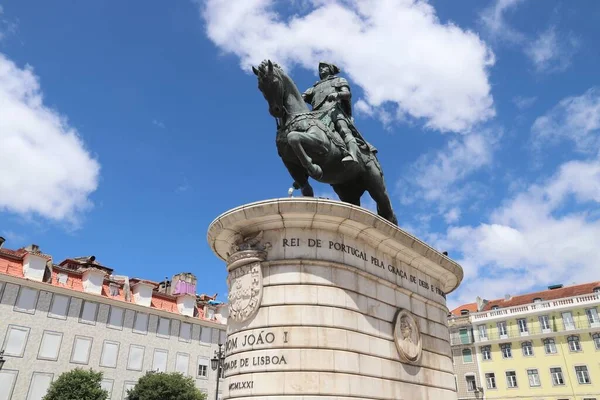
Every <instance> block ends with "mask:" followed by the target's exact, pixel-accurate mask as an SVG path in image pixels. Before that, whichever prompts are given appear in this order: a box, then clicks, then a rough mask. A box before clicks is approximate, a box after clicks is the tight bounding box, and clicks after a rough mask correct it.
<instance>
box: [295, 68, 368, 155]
mask: <svg viewBox="0 0 600 400" xmlns="http://www.w3.org/2000/svg"><path fill="white" fill-rule="evenodd" d="M339 73H340V69H339V68H338V67H337V66H335V65H334V64H331V63H326V62H320V63H319V78H320V80H319V81H318V82H317V83H315V84H314V85H313V86H312V87H310V88H308V90H306V91H305V92H304V93H302V98H303V99H304V101H306V102H307V103H309V104H310V105H311V106H312V109H313V111H320V110H322V111H327V113H328V114H329V117H330V118H331V125H332V126H331V127H332V128H333V129H335V131H336V132H337V133H338V134H339V135H340V137H341V138H342V139H343V140H344V143H346V151H347V154H346V156H345V157H344V158H343V159H342V162H343V163H344V164H346V165H350V164H355V163H357V162H358V160H359V154H360V150H359V148H358V147H359V144H363V143H364V144H365V145H367V146H368V148H369V150H371V151H372V152H376V151H377V150H376V149H375V148H374V147H373V146H371V145H370V144H368V143H367V142H366V141H365V140H364V139H363V138H362V137H361V135H360V133H359V132H358V131H357V130H356V128H355V126H354V123H353V121H352V105H351V103H350V99H351V97H352V93H351V92H350V85H349V84H348V81H347V80H346V79H344V78H342V77H339V76H337V74H339ZM357 139H358V142H357Z"/></svg>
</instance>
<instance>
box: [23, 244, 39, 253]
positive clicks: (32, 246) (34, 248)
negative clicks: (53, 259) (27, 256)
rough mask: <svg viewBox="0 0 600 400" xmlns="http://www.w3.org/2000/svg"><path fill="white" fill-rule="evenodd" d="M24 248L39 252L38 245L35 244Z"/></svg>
mask: <svg viewBox="0 0 600 400" xmlns="http://www.w3.org/2000/svg"><path fill="white" fill-rule="evenodd" d="M25 250H27V251H29V252H32V253H39V252H40V246H38V245H37V244H30V245H29V246H27V247H25Z"/></svg>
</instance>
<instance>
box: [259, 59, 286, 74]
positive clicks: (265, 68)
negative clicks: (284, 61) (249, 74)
mask: <svg viewBox="0 0 600 400" xmlns="http://www.w3.org/2000/svg"><path fill="white" fill-rule="evenodd" d="M271 64H273V71H277V72H279V73H280V74H282V75H285V72H284V71H283V68H281V66H279V64H277V63H274V62H272V63H271ZM258 71H259V72H260V73H261V75H266V74H267V72H268V71H269V60H263V61H262V62H261V63H260V64H259V65H258Z"/></svg>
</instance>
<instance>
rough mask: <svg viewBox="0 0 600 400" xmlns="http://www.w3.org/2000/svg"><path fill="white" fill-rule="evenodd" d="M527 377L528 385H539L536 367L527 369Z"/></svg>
mask: <svg viewBox="0 0 600 400" xmlns="http://www.w3.org/2000/svg"><path fill="white" fill-rule="evenodd" d="M527 378H528V379H529V386H531V387H536V386H541V382H540V374H539V373H538V370H537V369H528V370H527Z"/></svg>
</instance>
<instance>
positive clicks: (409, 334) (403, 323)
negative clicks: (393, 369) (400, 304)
mask: <svg viewBox="0 0 600 400" xmlns="http://www.w3.org/2000/svg"><path fill="white" fill-rule="evenodd" d="M394 342H396V348H397V349H398V354H399V355H400V360H401V361H403V362H406V363H410V364H416V363H418V362H419V360H420V359H421V354H422V352H423V343H422V340H421V332H420V330H419V325H418V324H417V321H416V320H415V317H413V315H412V314H411V313H410V312H409V311H408V310H398V312H397V314H396V318H395V321H394Z"/></svg>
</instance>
